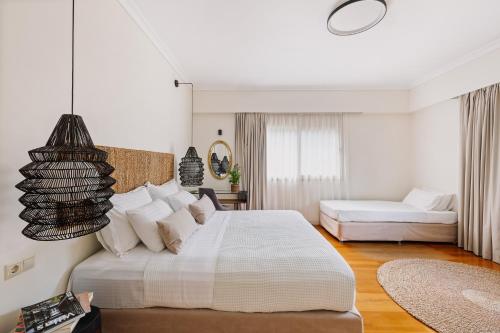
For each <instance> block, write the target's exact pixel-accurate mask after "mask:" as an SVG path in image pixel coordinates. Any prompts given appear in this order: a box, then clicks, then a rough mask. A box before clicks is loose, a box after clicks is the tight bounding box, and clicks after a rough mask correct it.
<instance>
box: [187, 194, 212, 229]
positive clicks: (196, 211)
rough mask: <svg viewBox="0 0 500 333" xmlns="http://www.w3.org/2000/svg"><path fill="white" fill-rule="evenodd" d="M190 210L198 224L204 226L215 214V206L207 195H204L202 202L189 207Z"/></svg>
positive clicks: (199, 201)
mask: <svg viewBox="0 0 500 333" xmlns="http://www.w3.org/2000/svg"><path fill="white" fill-rule="evenodd" d="M189 210H190V211H191V214H193V217H194V218H195V220H196V221H197V222H198V223H200V224H204V223H205V222H206V221H208V219H209V218H210V217H212V215H213V214H214V213H215V206H214V204H213V202H212V200H211V199H210V198H209V197H208V196H207V195H203V197H201V199H200V200H198V201H196V202H194V203H192V204H190V205H189Z"/></svg>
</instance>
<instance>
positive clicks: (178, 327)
mask: <svg viewBox="0 0 500 333" xmlns="http://www.w3.org/2000/svg"><path fill="white" fill-rule="evenodd" d="M101 315H102V328H103V329H102V332H103V333H122V332H126V333H145V332H169V333H191V332H196V333H232V332H238V333H254V332H273V333H290V332H294V333H311V332H317V333H323V332H324V333H326V332H329V333H331V332H335V333H362V332H363V320H362V318H361V316H360V315H359V313H358V312H357V310H356V309H354V310H353V311H349V312H335V311H326V310H325V311H305V312H276V313H242V312H224V311H215V310H209V309H173V308H146V309H101Z"/></svg>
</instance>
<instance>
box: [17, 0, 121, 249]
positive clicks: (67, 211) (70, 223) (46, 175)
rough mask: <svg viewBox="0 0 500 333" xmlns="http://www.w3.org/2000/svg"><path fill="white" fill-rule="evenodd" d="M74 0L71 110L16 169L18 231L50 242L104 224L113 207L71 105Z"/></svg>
mask: <svg viewBox="0 0 500 333" xmlns="http://www.w3.org/2000/svg"><path fill="white" fill-rule="evenodd" d="M74 41H75V0H73V7H72V40H71V45H72V57H71V59H72V63H71V114H63V115H62V116H61V118H60V119H59V121H58V122H57V124H56V127H55V128H54V130H53V131H52V134H51V135H50V137H49V140H48V141H47V144H46V145H45V146H43V147H40V148H36V149H33V150H30V151H29V153H28V154H29V156H30V159H31V161H32V162H31V163H29V164H27V165H25V166H24V167H22V168H21V169H20V170H19V171H20V172H21V174H22V175H23V176H24V177H26V179H25V180H23V181H22V182H20V183H19V184H17V185H16V187H17V188H18V189H20V190H21V191H23V192H25V194H24V195H23V196H22V197H21V198H20V199H19V201H20V202H21V203H22V204H23V205H24V206H26V208H25V209H24V210H23V211H22V212H21V214H20V215H19V216H20V217H21V219H23V220H24V221H26V222H28V225H27V226H26V227H25V228H24V229H23V231H22V233H23V235H25V236H26V237H28V238H31V239H34V240H43V241H54V240H62V239H69V238H76V237H80V236H83V235H87V234H90V233H93V232H96V231H98V230H100V229H102V228H103V227H105V226H106V225H107V224H108V223H109V218H108V217H107V216H106V215H105V214H106V213H107V212H108V211H109V210H110V209H111V208H112V207H113V205H112V204H111V202H110V201H109V198H110V197H111V196H112V195H113V194H114V192H113V190H112V189H111V186H112V185H113V184H114V183H115V180H114V179H113V178H111V177H110V174H111V173H112V172H113V170H114V169H113V167H112V166H111V165H109V164H108V163H106V159H107V153H106V152H104V151H102V150H99V149H96V148H95V146H94V144H93V143H92V139H91V137H90V134H89V132H88V131H87V128H86V126H85V123H84V122H83V119H82V117H81V116H78V115H75V114H73V108H74V101H73V100H74V89H73V87H74V67H75V66H74V53H75V43H74Z"/></svg>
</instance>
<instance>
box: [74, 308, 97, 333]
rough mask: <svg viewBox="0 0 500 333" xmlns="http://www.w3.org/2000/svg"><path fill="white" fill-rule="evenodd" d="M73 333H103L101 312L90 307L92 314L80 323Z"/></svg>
mask: <svg viewBox="0 0 500 333" xmlns="http://www.w3.org/2000/svg"><path fill="white" fill-rule="evenodd" d="M71 333H101V310H99V308H98V307H96V306H90V312H89V313H87V314H86V315H85V316H84V317H83V318H81V319H80V320H79V321H78V324H77V325H76V327H75V329H74V330H73V332H71Z"/></svg>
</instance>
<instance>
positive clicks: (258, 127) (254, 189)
mask: <svg viewBox="0 0 500 333" xmlns="http://www.w3.org/2000/svg"><path fill="white" fill-rule="evenodd" d="M235 139H236V149H235V155H236V163H238V164H239V165H240V167H241V184H242V187H243V189H244V190H246V191H248V208H249V209H263V208H264V205H265V202H266V198H265V196H266V117H265V115H264V114H261V113H237V114H236V132H235Z"/></svg>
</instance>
